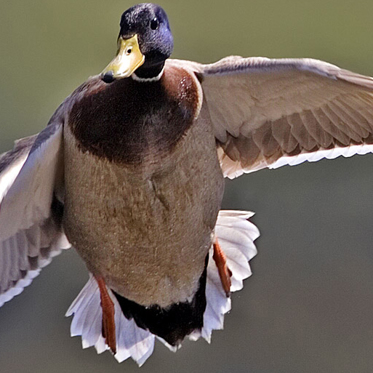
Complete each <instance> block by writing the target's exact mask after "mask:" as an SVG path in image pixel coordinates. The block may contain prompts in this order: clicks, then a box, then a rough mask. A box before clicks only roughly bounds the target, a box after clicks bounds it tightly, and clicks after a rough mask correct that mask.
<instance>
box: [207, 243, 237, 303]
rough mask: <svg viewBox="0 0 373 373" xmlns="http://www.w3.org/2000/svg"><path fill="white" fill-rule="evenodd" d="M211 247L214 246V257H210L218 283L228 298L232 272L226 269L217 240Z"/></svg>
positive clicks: (223, 255) (225, 260) (224, 258)
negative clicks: (216, 273)
mask: <svg viewBox="0 0 373 373" xmlns="http://www.w3.org/2000/svg"><path fill="white" fill-rule="evenodd" d="M213 246H214V255H213V256H212V257H213V259H214V261H215V264H216V266H217V267H218V272H219V276H220V281H221V284H222V285H223V289H224V291H225V294H226V295H227V297H229V296H230V294H231V291H230V289H231V276H232V272H231V271H230V269H229V268H228V267H227V259H226V257H225V254H224V252H223V250H222V249H221V247H220V245H219V243H218V240H217V239H215V242H214V244H213Z"/></svg>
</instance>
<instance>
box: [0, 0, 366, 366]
mask: <svg viewBox="0 0 373 373" xmlns="http://www.w3.org/2000/svg"><path fill="white" fill-rule="evenodd" d="M120 26H121V28H120V33H119V38H118V53H117V56H116V57H115V59H114V60H113V61H112V62H111V63H110V64H109V65H108V67H107V68H106V69H105V70H104V71H103V73H102V74H101V75H100V76H96V77H93V78H90V79H89V80H88V81H87V82H86V83H84V84H83V85H82V86H80V87H79V88H78V89H77V90H76V91H75V92H74V93H73V94H72V95H71V96H70V97H68V98H67V99H66V100H65V101H64V103H63V104H62V105H61V106H60V107H59V109H58V110H57V111H56V113H55V114H54V115H53V116H52V118H51V120H50V122H49V125H48V126H47V128H46V129H44V130H43V131H42V132H41V133H40V134H39V135H38V136H32V137H30V138H27V139H24V140H22V141H19V142H17V143H16V145H15V147H14V149H13V150H12V151H10V152H8V153H6V154H5V155H3V156H1V157H0V201H1V209H0V264H1V265H0V268H1V272H0V305H1V304H2V303H4V302H6V301H8V300H10V299H11V298H12V297H13V296H15V295H17V294H19V293H20V292H21V291H22V289H23V288H24V287H25V286H27V285H28V284H29V283H30V282H31V280H32V279H33V278H34V277H35V276H36V275H37V274H38V273H39V271H40V268H41V267H43V266H45V265H46V264H48V263H49V261H50V259H51V257H52V256H54V255H56V254H57V253H59V252H60V251H61V249H63V248H68V247H69V246H70V245H73V246H74V247H75V248H76V249H77V251H78V252H79V254H80V255H81V257H82V258H83V260H84V262H85V263H86V266H87V268H88V270H89V271H90V273H91V277H90V280H89V281H88V283H87V284H86V286H85V287H84V288H83V290H82V291H81V293H80V294H79V295H78V297H77V298H76V300H75V301H74V302H73V304H72V305H71V307H70V309H69V311H68V315H74V319H73V322H72V325H71V334H72V335H81V336H82V340H83V346H84V347H89V346H95V347H96V349H97V351H98V352H103V351H104V350H106V349H110V350H111V351H112V352H113V353H115V357H116V358H117V359H118V361H123V360H125V359H127V358H128V357H132V358H133V359H134V360H135V361H136V362H137V363H139V364H140V365H141V364H142V363H143V362H144V361H145V360H146V359H147V358H148V357H149V356H150V354H151V353H152V351H153V348H154V340H155V338H159V339H161V340H162V341H163V342H165V343H166V345H168V346H169V347H171V348H176V347H178V346H179V345H180V343H181V342H182V340H183V339H184V338H185V337H189V338H191V339H198V338H199V337H203V338H205V339H206V340H207V341H209V340H210V338H211V332H212V330H214V329H222V328H223V321H224V315H225V314H226V313H227V312H228V311H229V310H230V291H236V290H240V289H241V288H242V280H243V279H245V278H247V277H248V276H250V274H251V271H250V267H249V264H248V260H250V259H251V258H252V257H253V256H254V255H255V254H256V248H255V245H254V243H253V242H254V240H255V239H256V238H257V237H258V230H257V229H256V228H255V227H254V226H253V225H252V224H251V223H250V222H249V221H248V218H249V217H250V216H251V215H252V214H251V213H248V212H242V211H219V210H220V206H221V201H222V194H223V175H224V176H226V177H229V178H235V177H237V176H239V175H241V174H242V173H244V172H252V171H256V170H259V169H261V168H266V167H268V168H275V167H280V166H283V165H286V164H291V165H294V164H298V163H301V162H304V161H307V160H308V161H315V160H319V159H321V158H336V157H338V156H340V155H344V156H351V155H353V154H365V153H369V152H373V79H372V78H369V77H366V76H362V75H358V74H355V73H352V72H349V71H346V70H342V69H339V68H338V67H336V66H334V65H330V64H327V63H325V62H322V61H316V60H311V59H289V60H287V59H283V60H269V59H266V58H241V57H229V58H225V59H223V60H221V61H219V62H217V63H215V64H211V65H202V64H198V63H194V62H190V61H178V60H169V61H168V62H166V59H167V58H168V57H170V55H171V52H172V47H173V39H172V34H171V31H170V27H169V24H168V19H167V16H166V14H165V12H164V11H163V9H162V8H160V7H159V6H157V5H154V4H139V5H137V6H134V7H132V8H130V9H129V10H127V11H126V12H125V13H124V14H123V15H122V18H121V23H120ZM66 236H67V238H66ZM67 239H68V240H67Z"/></svg>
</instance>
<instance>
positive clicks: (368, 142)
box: [173, 57, 373, 178]
mask: <svg viewBox="0 0 373 373" xmlns="http://www.w3.org/2000/svg"><path fill="white" fill-rule="evenodd" d="M173 63H179V64H181V61H179V62H173ZM184 65H185V66H187V67H189V68H190V69H191V70H193V71H195V73H196V74H197V75H198V77H199V79H200V81H201V85H202V89H203V94H204V102H205V104H206V105H207V106H208V109H209V113H210V119H211V123H212V125H213V128H214V131H215V136H216V138H217V140H218V146H219V151H218V154H219V158H220V162H221V166H222V169H223V172H224V174H225V175H226V176H228V177H231V178H233V177H236V176H239V175H240V174H242V173H243V172H252V171H255V170H259V169H261V168H265V167H269V168H274V167H279V166H280V165H286V164H290V165H291V164H298V163H300V162H304V161H315V160H317V159H321V158H335V157H337V156H341V155H342V156H351V155H352V154H365V153H369V152H373V79H372V78H370V77H367V76H363V75H359V74H355V73H353V72H350V71H347V70H343V69H340V68H338V67H337V66H334V65H331V64H328V63H326V62H322V61H317V60H312V59H273V60H271V59H268V58H242V57H228V58H225V59H223V60H221V61H219V62H217V63H215V64H210V65H198V64H188V62H186V61H185V62H184ZM294 157H295V158H294ZM293 158H294V159H293Z"/></svg>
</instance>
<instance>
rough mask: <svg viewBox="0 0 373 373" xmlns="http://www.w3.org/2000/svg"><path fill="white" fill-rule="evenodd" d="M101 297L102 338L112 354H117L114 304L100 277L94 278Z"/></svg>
mask: <svg viewBox="0 0 373 373" xmlns="http://www.w3.org/2000/svg"><path fill="white" fill-rule="evenodd" d="M95 279H96V281H97V284H98V287H99V289H100V296H101V308H102V336H103V337H104V338H105V341H106V343H107V345H108V346H109V348H110V350H111V351H112V352H113V354H116V352H117V342H116V337H115V319H114V303H113V301H112V300H111V298H110V295H109V293H108V291H107V289H106V284H105V281H104V279H103V278H102V277H95Z"/></svg>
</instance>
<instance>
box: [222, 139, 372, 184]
mask: <svg viewBox="0 0 373 373" xmlns="http://www.w3.org/2000/svg"><path fill="white" fill-rule="evenodd" d="M368 153H373V145H370V144H365V145H350V146H346V147H338V146H336V147H335V148H333V149H320V150H318V151H316V152H311V153H309V152H302V153H300V154H298V155H295V156H287V155H284V156H282V157H281V158H279V159H278V160H277V161H275V162H273V163H270V164H268V163H266V162H265V161H264V160H263V161H261V162H260V163H257V164H255V165H253V166H250V167H249V168H248V169H244V168H242V166H241V163H240V162H239V161H233V160H232V159H230V158H229V157H228V156H227V155H226V154H225V153H224V151H223V150H222V149H221V148H219V149H218V156H219V160H220V165H221V167H222V170H223V173H224V176H225V177H228V178H229V179H234V178H236V177H238V176H241V175H242V174H244V173H250V172H254V171H258V170H261V169H263V168H267V167H268V168H269V169H274V168H279V167H282V166H287V165H288V166H296V165H298V164H300V163H303V162H317V161H319V160H321V159H335V158H338V157H341V156H342V157H345V158H349V157H352V156H353V155H355V154H358V155H364V154H368Z"/></svg>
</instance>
